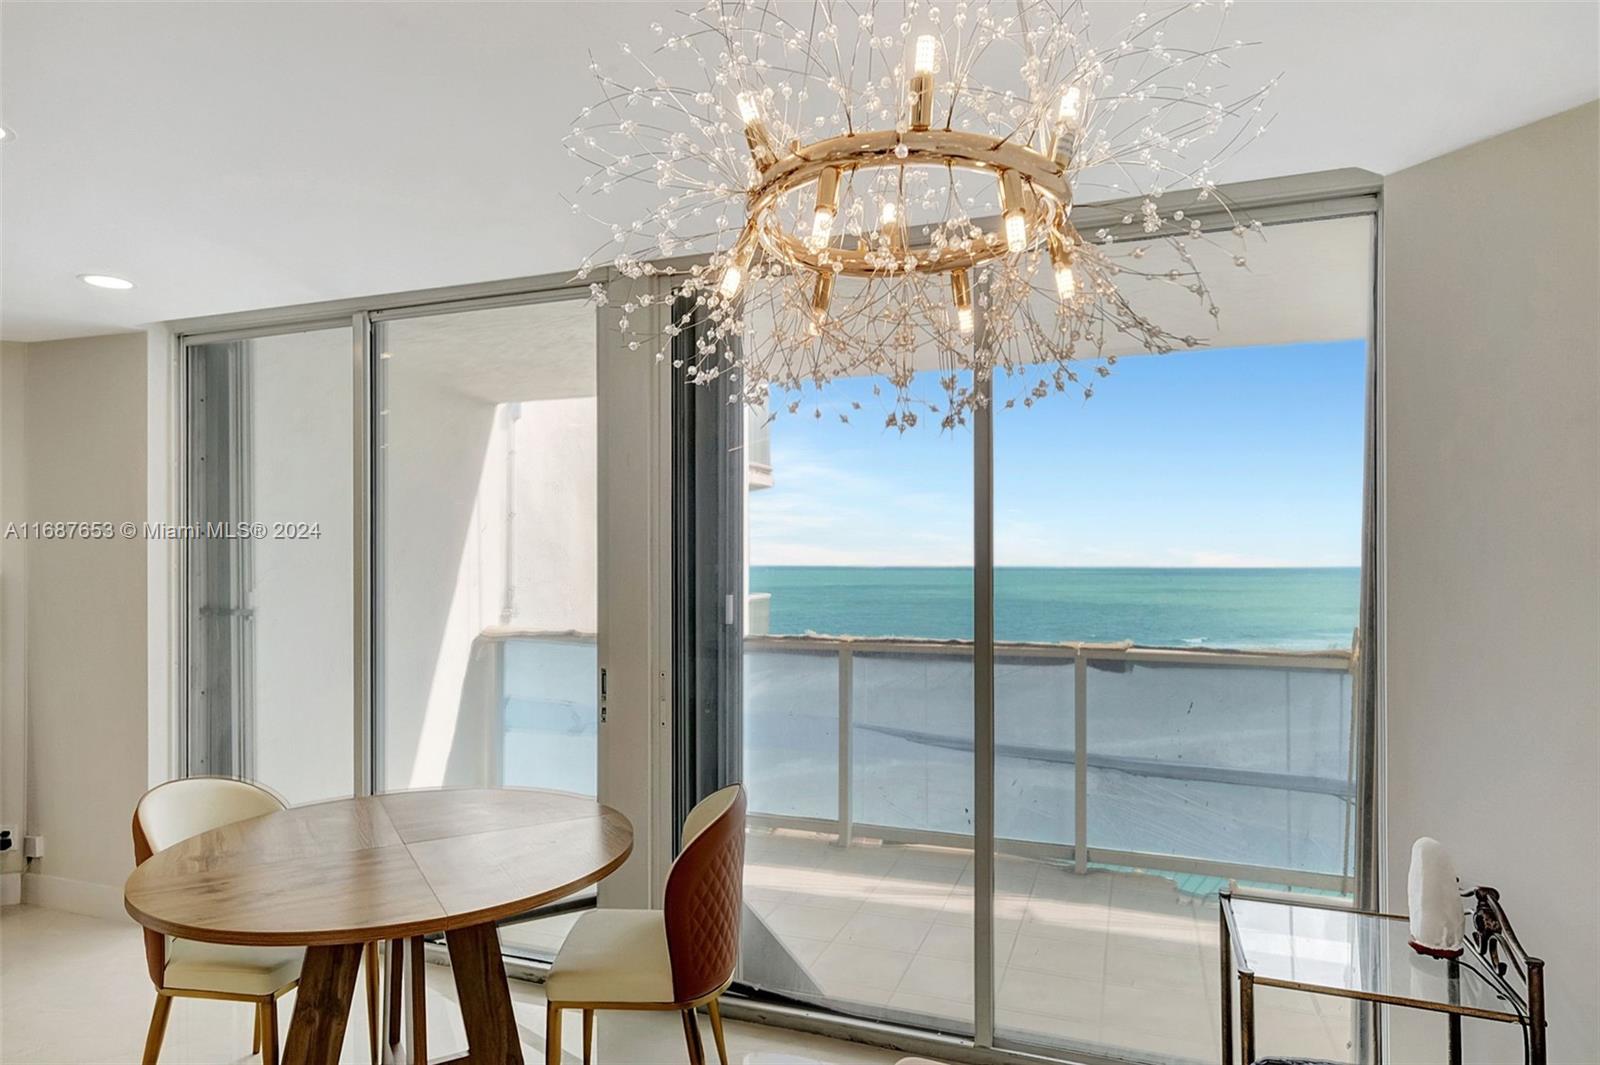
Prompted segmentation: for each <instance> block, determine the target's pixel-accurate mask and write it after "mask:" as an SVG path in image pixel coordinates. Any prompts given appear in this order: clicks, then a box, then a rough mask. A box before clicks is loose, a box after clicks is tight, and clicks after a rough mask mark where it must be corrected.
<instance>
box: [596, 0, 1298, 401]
mask: <svg viewBox="0 0 1600 1065" xmlns="http://www.w3.org/2000/svg"><path fill="white" fill-rule="evenodd" d="M1230 2H1231V0H1221V2H1220V3H1219V2H1216V0H1201V2H1199V3H1190V4H1185V5H1183V6H1181V7H1174V8H1172V9H1170V10H1167V11H1164V12H1162V13H1159V14H1151V13H1149V12H1145V11H1141V12H1140V13H1138V14H1137V15H1135V16H1134V17H1133V19H1132V20H1131V22H1130V23H1129V25H1128V26H1126V27H1125V28H1123V29H1122V30H1121V32H1119V33H1118V34H1116V35H1114V36H1113V37H1112V38H1110V41H1109V43H1100V44H1096V43H1095V42H1094V40H1093V38H1092V36H1091V34H1090V30H1089V26H1088V21H1087V14H1086V11H1085V9H1084V6H1083V4H1082V3H1081V2H1080V0H1016V2H1015V3H1014V4H1012V3H1009V2H1002V0H994V2H974V0H958V2H956V3H954V4H951V5H950V6H949V7H948V8H945V9H942V8H941V7H940V6H938V5H936V4H928V3H924V2H922V0H903V2H899V0H858V2H856V3H847V2H844V0H812V2H809V3H807V2H801V0H720V2H719V0H712V2H710V3H707V4H706V5H705V6H704V7H701V8H699V9H697V10H695V11H691V12H688V13H687V14H686V15H685V16H684V17H685V19H686V23H687V25H686V27H685V29H684V31H683V32H682V33H668V32H667V31H666V29H665V28H664V27H663V26H661V25H660V24H654V25H652V26H651V30H652V31H653V33H654V34H655V36H656V37H657V43H656V44H655V46H654V47H653V48H652V49H651V50H650V52H649V54H648V55H643V56H641V55H637V54H635V52H634V49H633V47H632V45H631V44H630V43H627V42H624V43H623V44H622V45H621V49H622V52H623V54H624V57H625V58H626V60H627V61H628V62H630V63H631V64H632V67H633V70H632V72H631V73H630V74H629V75H628V76H627V80H624V76H623V75H619V74H612V73H608V72H606V71H605V70H603V69H602V67H601V65H600V64H599V63H598V62H595V61H593V60H591V63H590V69H591V71H592V72H593V73H594V75H595V77H596V79H597V81H598V82H599V85H600V87H601V93H600V100H599V102H598V103H596V104H595V105H594V106H592V107H590V108H587V109H585V111H584V112H583V114H582V116H581V117H580V119H579V121H578V123H577V124H576V125H575V126H574V127H573V129H572V131H571V133H570V134H569V135H568V137H567V147H568V150H569V152H570V153H571V154H572V155H573V156H575V157H576V158H578V159H579V160H580V161H582V162H583V163H584V164H585V165H587V166H588V167H590V168H591V173H590V174H589V175H588V176H587V177H586V178H585V179H584V182H583V190H584V192H585V193H586V195H585V196H584V197H583V198H582V201H581V202H574V203H573V205H572V206H573V209H574V210H575V211H578V212H580V213H585V214H588V215H589V216H590V217H594V218H596V219H597V221H598V220H600V219H599V217H598V216H600V215H602V214H606V213H610V212H605V211H604V210H594V209H590V208H589V207H587V206H585V205H586V204H588V203H591V202H593V201H595V200H599V201H602V202H603V201H606V200H608V199H609V200H612V201H613V202H615V201H617V200H622V201H625V203H624V206H623V207H622V208H621V209H620V210H619V211H617V212H615V213H616V214H617V215H622V216H627V215H628V214H629V213H630V212H629V210H628V206H627V204H628V203H629V202H631V199H632V198H634V197H644V198H646V199H648V200H649V201H651V202H652V203H653V206H651V207H650V208H649V209H647V210H646V211H645V212H644V213H642V214H640V213H638V212H637V210H635V211H634V212H632V217H631V219H630V220H627V221H621V220H611V221H603V222H602V224H605V225H609V227H610V239H609V240H608V241H607V243H606V245H605V246H604V247H603V249H602V250H601V251H598V252H597V253H596V254H595V255H594V256H592V257H591V258H590V259H588V260H586V261H585V263H584V265H583V269H582V271H581V272H580V276H586V275H587V274H588V273H589V272H590V271H591V270H592V269H594V268H595V267H596V266H597V265H609V266H610V267H611V268H613V269H614V270H615V271H616V272H617V273H619V274H620V275H622V276H624V277H628V278H649V277H655V276H666V277H670V278H671V279H672V281H673V286H674V288H675V289H676V290H677V291H678V292H679V293H680V294H682V295H683V296H685V297H687V299H686V303H685V304H681V305H680V306H679V309H678V310H677V311H675V312H669V314H675V315H676V316H675V317H671V318H670V320H669V321H668V324H667V325H666V328H665V330H664V331H663V332H664V334H665V335H662V334H661V332H650V331H647V330H646V329H645V328H644V327H643V325H642V324H636V323H634V322H633V321H632V316H634V315H635V314H637V313H638V312H639V311H640V310H641V309H642V308H647V307H649V306H650V305H651V302H652V299H655V300H663V301H664V298H663V297H659V296H658V297H651V296H649V295H641V296H637V297H634V298H632V299H630V300H629V301H628V302H627V303H626V304H625V305H624V306H623V307H622V308H621V310H622V314H621V316H620V318H619V328H620V329H621V330H622V331H623V333H624V334H625V335H626V337H627V340H628V347H629V348H630V349H631V350H640V349H641V348H646V349H654V352H655V356H656V358H658V359H666V358H669V357H670V355H669V351H670V349H671V346H672V345H671V340H672V338H673V337H675V336H678V335H680V334H681V333H682V332H683V331H684V330H685V329H688V328H691V327H693V328H694V330H695V332H694V336H695V338H696V349H695V351H694V353H693V355H692V356H690V357H688V358H686V359H682V360H680V361H682V362H683V363H684V365H683V367H682V368H683V371H684V373H685V375H686V376H687V377H688V378H689V379H691V380H695V381H700V382H710V381H715V380H725V381H727V382H728V383H730V384H732V385H733V386H734V388H733V389H732V393H731V394H730V397H729V398H730V402H737V401H739V400H741V399H742V400H743V401H745V402H749V403H752V404H765V403H766V402H767V400H768V398H769V395H770V394H771V393H772V392H773V391H774V390H776V391H777V392H782V393H788V394H789V399H788V402H787V404H786V405H787V406H788V409H789V410H791V411H798V410H799V408H800V406H801V404H802V402H803V399H802V396H803V394H804V393H805V392H806V391H807V390H810V389H816V388H820V387H821V386H823V385H825V384H826V383H827V382H829V381H831V380H833V379H835V378H839V377H845V376H863V375H871V376H878V377H882V378H884V379H886V380H887V382H888V385H889V388H888V389H887V390H885V391H884V394H883V395H882V403H883V411H882V412H881V413H882V414H883V415H884V424H885V425H886V426H888V427H890V428H896V429H899V430H901V431H904V430H905V429H907V428H910V427H912V426H915V425H916V424H918V422H919V421H920V420H921V419H922V418H924V417H928V416H931V418H932V420H934V421H937V422H938V423H939V424H940V425H942V426H945V427H951V426H955V425H959V424H964V423H965V420H966V417H967V415H968V414H969V413H970V412H971V410H972V409H973V408H974V407H976V406H978V405H980V404H983V403H985V402H987V401H988V399H987V397H988V395H989V393H990V390H991V388H992V390H993V394H994V396H995V398H996V400H998V401H999V402H1002V403H1003V404H1004V405H1006V406H1011V405H1014V404H1016V403H1019V402H1020V403H1022V404H1023V405H1025V406H1031V405H1032V404H1033V403H1034V402H1036V401H1038V400H1040V399H1043V398H1044V397H1045V396H1047V395H1049V394H1050V393H1052V392H1065V391H1068V390H1069V389H1072V390H1081V392H1082V394H1083V395H1084V396H1085V397H1088V396H1090V395H1092V394H1093V388H1094V385H1093V382H1094V380H1095V379H1096V378H1098V377H1102V376H1105V375H1106V374H1107V373H1108V372H1109V368H1110V366H1111V365H1112V364H1114V362H1115V358H1116V356H1115V353H1114V352H1113V351H1111V350H1109V349H1110V348H1112V347H1114V346H1116V345H1117V344H1121V345H1122V346H1123V347H1124V348H1127V347H1128V346H1129V345H1130V344H1131V346H1132V348H1133V349H1136V350H1141V351H1149V352H1166V351H1170V350H1173V349H1174V348H1178V347H1191V346H1194V345H1196V344H1198V343H1200V341H1199V339H1198V338H1196V337H1194V336H1192V335H1187V334H1184V335H1177V334H1175V333H1174V332H1171V331H1169V330H1168V329H1167V328H1166V327H1163V326H1162V325H1161V324H1160V323H1159V322H1157V321H1155V320H1154V319H1153V318H1152V317H1151V316H1148V315H1147V314H1145V313H1142V312H1141V311H1140V310H1139V309H1138V306H1137V304H1138V303H1139V302H1140V299H1139V296H1138V295H1137V293H1136V292H1135V290H1137V289H1139V288H1140V287H1141V283H1145V282H1148V283H1151V284H1158V285H1175V286H1178V287H1180V288H1181V289H1183V290H1186V291H1187V293H1188V294H1189V295H1190V296H1192V297H1193V299H1194V300H1195V301H1196V303H1197V304H1198V306H1199V307H1200V308H1202V310H1203V311H1204V312H1205V313H1206V314H1208V315H1209V316H1210V317H1211V318H1213V319H1214V318H1216V317H1217V315H1218V314H1219V313H1220V312H1219V309H1218V308H1217V306H1216V304H1215V302H1214V301H1213V299H1212V294H1211V289H1210V288H1209V286H1208V285H1207V284H1206V283H1205V281H1204V279H1203V278H1202V277H1201V274H1200V270H1199V268H1198V266H1197V264H1196V260H1195V251H1196V249H1197V247H1199V246H1201V245H1215V244H1218V243H1219V239H1221V238H1219V237H1218V236H1217V235H1216V234H1214V233H1213V232H1212V230H1211V227H1208V226H1206V225H1202V223H1201V222H1200V220H1199V219H1196V218H1192V217H1191V218H1185V215H1184V211H1183V210H1181V209H1172V210H1163V208H1162V198H1163V196H1165V195H1166V194H1167V193H1168V192H1171V191H1174V190H1192V191H1193V193H1194V198H1195V199H1196V200H1198V201H1200V202H1201V203H1206V201H1215V202H1216V203H1218V204H1220V208H1221V210H1222V212H1223V217H1225V218H1226V219H1227V220H1228V225H1227V226H1226V229H1227V231H1228V232H1229V233H1230V234H1231V238H1232V240H1233V241H1234V242H1235V243H1234V247H1233V248H1232V249H1231V250H1230V251H1229V255H1230V257H1231V259H1232V261H1233V262H1234V263H1235V264H1236V265H1238V266H1244V265H1246V260H1245V257H1244V254H1243V240H1244V238H1245V237H1246V236H1247V234H1248V229H1247V227H1246V226H1245V225H1243V224H1242V223H1241V222H1240V220H1239V219H1237V218H1235V217H1233V214H1232V212H1231V210H1230V209H1229V208H1228V207H1227V205H1226V204H1225V203H1222V202H1221V198H1220V196H1218V194H1217V191H1216V186H1215V183H1214V181H1213V178H1212V175H1213V174H1214V173H1215V172H1216V170H1217V168H1218V167H1219V166H1220V165H1221V164H1222V163H1224V162H1225V161H1227V160H1228V159H1229V158H1231V157H1232V155H1233V154H1234V153H1236V152H1237V151H1238V150H1240V149H1241V148H1243V147H1244V146H1245V145H1246V144H1248V143H1249V142H1250V141H1251V140H1253V139H1254V138H1255V137H1256V136H1259V135H1260V133H1261V132H1262V131H1263V130H1264V129H1265V125H1264V124H1263V123H1261V122H1260V121H1259V119H1258V118H1257V116H1258V115H1259V113H1260V111H1261V110H1262V102H1263V100H1264V98H1265V95H1266V92H1267V89H1268V88H1269V87H1270V85H1271V84H1272V83H1270V82H1269V83H1268V85H1266V86H1262V87H1260V88H1254V89H1251V90H1248V91H1246V92H1243V93H1239V94H1236V95H1231V96H1230V95H1229V94H1228V93H1227V92H1226V91H1225V90H1224V88H1222V87H1220V86H1216V85H1213V84H1212V80H1213V78H1214V77H1215V76H1217V75H1225V74H1226V72H1227V69H1228V68H1227V60H1228V57H1229V56H1230V55H1231V54H1232V53H1233V52H1234V51H1236V50H1237V49H1239V48H1242V47H1245V46H1244V45H1243V44H1242V43H1241V42H1228V43H1224V42H1223V41H1222V37H1221V29H1222V12H1223V10H1224V9H1225V8H1226V7H1227V6H1228V4H1229V3H1230ZM1206 9H1210V10H1211V11H1212V12H1215V18H1214V29H1213V30H1212V31H1211V33H1210V35H1209V37H1208V43H1207V44H1205V45H1204V46H1202V47H1195V46H1192V45H1190V46H1179V45H1174V44H1169V43H1168V42H1167V40H1166V38H1167V34H1168V33H1169V31H1174V30H1175V27H1178V26H1179V25H1180V24H1181V23H1182V22H1183V20H1184V19H1185V18H1186V17H1188V16H1189V14H1190V13H1191V12H1196V11H1204V10H1206ZM1201 146H1207V147H1208V149H1209V150H1208V151H1207V152H1206V153H1205V154H1204V157H1203V158H1202V159H1201V160H1200V161H1199V162H1197V163H1196V162H1191V161H1190V157H1191V156H1192V155H1194V154H1197V150H1198V149H1199V148H1200V147H1201ZM1085 194H1089V195H1090V196H1091V197H1092V198H1093V199H1095V200H1096V201H1114V202H1117V203H1124V204H1127V205H1128V206H1127V207H1126V213H1125V214H1123V215H1122V219H1121V222H1122V224H1121V226H1120V227H1105V228H1101V229H1098V230H1096V231H1095V232H1094V233H1092V234H1084V233H1080V232H1078V230H1077V229H1076V228H1075V227H1074V225H1073V223H1072V211H1073V206H1074V200H1075V199H1082V198H1084V196H1085ZM1207 206H1208V207H1209V206H1210V205H1209V204H1207ZM990 218H996V219H998V222H997V224H994V225H986V224H984V223H985V222H986V220H988V219H990ZM1114 230H1121V231H1123V232H1132V233H1133V234H1134V235H1135V237H1136V239H1132V240H1127V239H1125V240H1121V241H1119V239H1118V233H1117V232H1116V231H1114ZM1156 245H1161V246H1164V248H1165V249H1166V252H1165V254H1164V256H1163V258H1164V259H1166V260H1167V263H1166V265H1164V266H1158V265H1156V264H1153V263H1147V262H1146V256H1147V255H1148V253H1149V252H1150V250H1151V249H1152V247H1153V246H1156ZM681 256H703V257H704V258H703V260H702V261H700V262H697V263H696V264H695V265H693V266H690V267H688V268H686V269H679V268H676V267H673V266H671V265H667V261H668V260H671V259H673V258H675V257H681ZM595 291H596V295H597V298H599V299H604V294H603V291H602V290H601V289H600V287H599V286H595ZM685 305H686V306H687V307H688V309H687V310H683V309H682V308H683V306H685ZM641 317H642V318H644V319H648V318H650V317H651V316H649V315H643V316H641ZM734 341H737V343H734ZM930 370H931V371H937V372H936V373H934V374H933V375H932V376H933V377H934V378H936V379H937V382H938V384H937V387H936V389H934V390H932V391H931V394H924V393H925V392H928V391H929V390H928V389H926V388H925V387H923V386H921V385H920V381H921V380H922V379H921V378H919V376H918V375H919V374H921V373H922V372H923V371H930ZM813 414H814V415H815V416H817V417H820V416H821V408H820V406H819V407H817V408H816V409H815V410H814V411H813ZM840 416H841V417H842V418H845V419H846V420H848V419H849V415H848V414H842V415H840Z"/></svg>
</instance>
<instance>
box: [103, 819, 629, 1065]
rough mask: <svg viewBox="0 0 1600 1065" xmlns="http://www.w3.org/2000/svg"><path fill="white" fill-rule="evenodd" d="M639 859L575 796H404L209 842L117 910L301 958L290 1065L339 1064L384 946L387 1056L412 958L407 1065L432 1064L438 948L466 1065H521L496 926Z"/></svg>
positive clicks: (149, 872)
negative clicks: (429, 1032)
mask: <svg viewBox="0 0 1600 1065" xmlns="http://www.w3.org/2000/svg"><path fill="white" fill-rule="evenodd" d="M632 850H633V826H632V825H631V824H630V823H629V822H628V819H627V818H626V817H624V816H623V815H622V814H620V813H618V812H617V811H616V810H613V809H611V808H610V807H608V806H602V805H601V804H599V803H597V802H595V801H594V800H592V799H587V798H583V797H581V796H577V795H572V794H569V793H566V792H556V791H539V790H531V789H517V788H459V789H456V788H450V789H437V790H426V791H399V792H390V793H387V794H383V795H374V796H369V797H363V798H354V799H340V800H336V801H333V802H321V803H313V804H311V805H307V806H294V807H290V808H288V809H285V810H280V811H277V812H274V813H270V814H266V815H264V816H261V817H255V818H251V819H249V820H245V821H239V822H236V823H234V824H230V825H225V826H223V827H221V828H216V829H212V830H211V831H209V832H202V833H201V834H200V835H198V836H193V837H191V838H189V839H186V840H184V841H182V842H181V843H177V844H174V845H173V846H171V847H168V848H166V849H165V850H162V851H159V852H157V853H156V854H154V855H153V856H151V857H150V859H149V860H147V861H146V862H144V863H143V864H142V865H140V866H139V867H138V868H137V869H135V870H134V872H133V875H132V876H130V877H128V882H127V886H126V887H125V889H124V892H123V900H124V905H125V906H126V907H127V910H128V913H130V914H131V915H132V916H133V919H134V920H136V921H138V922H139V923H140V924H141V925H143V926H144V927H145V928H147V929H150V930H152V931H155V932H161V933H165V934H167V935H172V936H179V937H181V938H183V939H190V940H198V941H200V942H205V943H227V944H242V945H246V946H287V945H295V946H304V947H305V948H306V954H305V961H304V963H303V964H302V966H301V969H300V987H299V991H298V993H297V994H296V997H295V1004H294V1017H293V1019H292V1020H291V1022H290V1025H289V1034H288V1038H287V1041H286V1043H285V1046H284V1059H285V1060H286V1061H287V1062H290V1063H295V1065H297V1063H300V1062H327V1063H330V1065H331V1063H334V1062H337V1061H338V1060H339V1048H340V1046H341V1045H342V1044H343V1041H344V1030H345V1025H346V1022H347V1019H348V1016H349V1012H350V999H351V996H352V993H353V991H354V988H355V982H356V971H357V968H358V967H359V965H360V962H361V956H362V951H363V947H364V945H365V944H368V943H383V942H387V943H389V944H390V954H389V962H390V964H389V980H390V981H391V994H390V995H389V996H388V997H389V1004H390V1017H391V1021H390V1025H389V1033H390V1034H389V1038H388V1043H389V1048H390V1050H391V1051H392V1050H394V1047H395V1044H396V1042H397V1040H398V1021H397V1014H396V1013H395V1010H394V1007H395V1006H396V1004H397V1000H398V999H399V998H400V984H399V982H398V977H399V975H400V968H399V967H400V964H401V963H400V955H401V953H402V950H401V946H402V944H405V943H409V944H410V945H411V961H410V966H409V968H410V971H411V986H412V995H411V1010H410V1016H411V1024H412V1040H411V1047H410V1050H411V1053H410V1055H408V1056H409V1057H411V1058H412V1059H413V1060H414V1059H415V1058H417V1057H420V1056H422V1055H423V1054H425V1052H426V1051H425V1050H424V1049H423V1048H424V1046H425V1042H426V1040H425V1035H424V1033H425V1025H426V1021H425V1019H424V1018H425V1017H426V1013H425V1011H423V1010H422V1008H421V1003H422V997H421V996H422V991H423V985H422V981H421V977H422V950H421V947H422V939H421V937H423V936H425V935H431V934H435V933H443V934H444V937H445V942H446V944H447V946H448V948H449V952H450V963H451V968H452V969H453V971H454V975H455V982H456V991H457V998H458V1001H459V1004H460V1007H461V1015H462V1020H463V1022H464V1024H465V1027H466V1031H467V1042H468V1056H467V1058H466V1059H462V1060H471V1061H494V1062H520V1061H522V1050H521V1043H520V1041H519V1039H518V1037H517V1025H516V1019H515V1017H514V1016H513V1015H512V1011H511V993H510V989H509V988H508V987H507V985H506V975H505V967H504V965H503V964H502V962H501V958H500V940H499V935H498V933H497V932H496V929H495V925H496V922H498V921H502V920H505V919H507V918H511V917H516V916H519V915H521V914H525V913H527V912H528V911H529V910H532V909H534V908H535V907H538V906H542V905H544V904H546V903H549V902H553V901H555V900H556V899H560V898H562V897H564V896H567V895H570V894H572V893H573V892H576V891H578V890H580V889H581V888H584V887H586V886H588V885H590V884H594V883H596V882H598V881H599V880H601V879H603V878H604V877H606V876H607V875H609V874H610V873H611V872H613V871H614V870H615V869H617V867H619V866H620V865H622V863H623V862H624V861H626V860H627V858H628V855H629V853H630V852H631V851H632ZM368 993H369V994H371V993H373V990H372V986H371V985H370V984H369V992H368ZM419 1025H421V1026H423V1027H422V1028H420V1029H419V1027H418V1026H419ZM423 1060H426V1059H425V1058H423Z"/></svg>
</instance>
